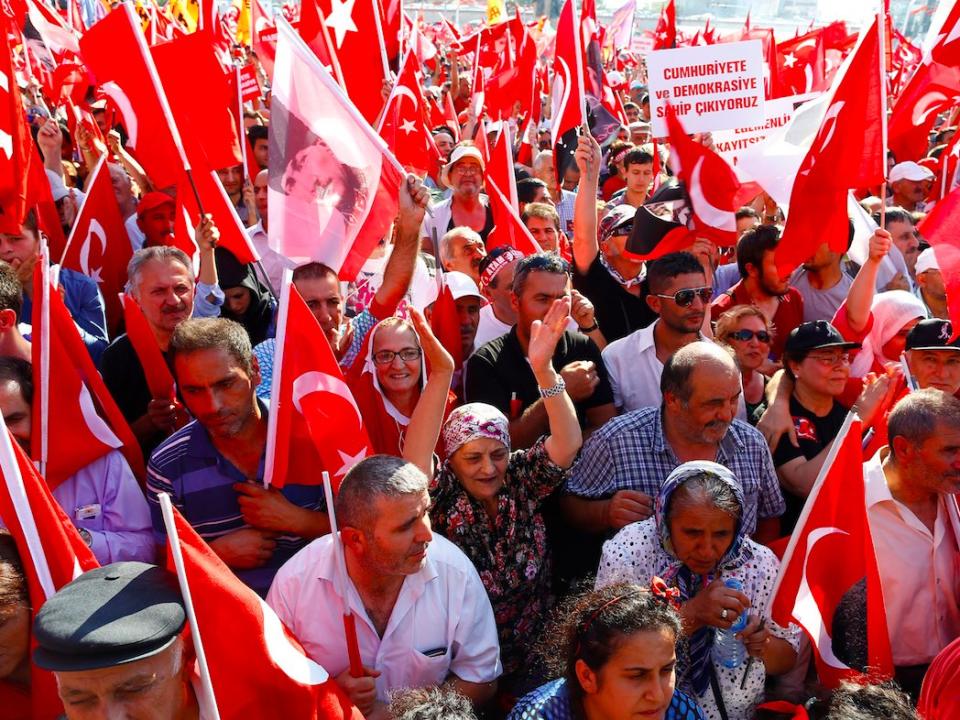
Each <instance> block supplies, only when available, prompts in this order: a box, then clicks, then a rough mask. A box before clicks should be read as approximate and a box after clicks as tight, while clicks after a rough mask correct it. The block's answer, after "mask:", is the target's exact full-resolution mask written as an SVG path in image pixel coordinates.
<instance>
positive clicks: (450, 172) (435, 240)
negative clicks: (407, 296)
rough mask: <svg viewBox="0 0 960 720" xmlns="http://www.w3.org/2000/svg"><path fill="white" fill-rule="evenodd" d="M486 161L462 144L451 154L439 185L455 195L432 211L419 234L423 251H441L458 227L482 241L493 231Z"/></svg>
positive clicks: (471, 148)
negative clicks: (445, 239)
mask: <svg viewBox="0 0 960 720" xmlns="http://www.w3.org/2000/svg"><path fill="white" fill-rule="evenodd" d="M483 168H484V160H483V155H482V154H481V153H480V150H479V149H478V148H477V146H476V145H474V144H473V143H472V142H469V141H465V142H461V143H460V144H459V145H457V147H455V148H454V150H453V152H452V153H450V160H449V162H447V164H446V165H444V166H443V169H442V170H441V172H440V184H441V185H443V186H444V187H448V188H450V189H451V190H452V191H453V192H452V194H451V195H450V197H449V198H447V199H446V200H443V201H441V202H439V203H437V204H436V205H434V206H433V207H432V212H433V215H432V216H430V217H427V218H426V220H425V221H424V223H423V227H422V228H421V230H420V237H421V242H422V245H423V248H424V250H428V251H430V250H432V251H434V252H436V251H438V250H439V248H438V247H437V245H438V244H439V242H440V238H441V237H443V236H444V235H445V234H446V233H447V232H448V231H449V230H452V229H453V228H456V227H465V228H470V229H471V230H473V231H474V232H475V233H477V234H479V235H480V238H481V239H482V240H486V239H487V235H489V234H490V231H491V230H493V212H492V211H491V210H490V207H489V205H488V203H487V198H486V196H485V195H483V194H482V193H481V190H482V188H483Z"/></svg>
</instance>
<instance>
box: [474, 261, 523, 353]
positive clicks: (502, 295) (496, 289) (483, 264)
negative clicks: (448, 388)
mask: <svg viewBox="0 0 960 720" xmlns="http://www.w3.org/2000/svg"><path fill="white" fill-rule="evenodd" d="M521 258H523V253H522V252H520V251H519V250H515V249H513V248H512V247H510V246H509V245H502V246H500V247H496V248H494V249H493V250H491V251H490V252H489V254H488V255H487V256H486V257H485V258H484V259H483V260H481V261H480V292H482V293H483V296H484V297H485V298H486V299H487V300H488V301H489V302H488V303H487V304H486V305H484V306H483V307H482V308H480V325H479V326H478V327H477V336H476V338H475V339H474V342H473V347H474V348H478V347H480V346H481V345H484V344H486V343H488V342H490V341H491V340H493V339H494V338H498V337H500V336H501V335H506V334H507V333H508V332H510V328H512V327H513V326H514V325H516V324H517V311H516V310H514V309H513V305H512V304H511V302H510V291H511V289H512V288H513V271H514V269H516V267H517V263H518V262H520V259H521Z"/></svg>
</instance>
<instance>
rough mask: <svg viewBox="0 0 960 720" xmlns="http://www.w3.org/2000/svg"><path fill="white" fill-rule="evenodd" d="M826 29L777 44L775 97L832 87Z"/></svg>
mask: <svg viewBox="0 0 960 720" xmlns="http://www.w3.org/2000/svg"><path fill="white" fill-rule="evenodd" d="M824 30H825V28H818V29H817V30H813V31H811V32H808V33H805V34H804V35H800V36H799V37H796V38H793V39H791V40H787V41H785V42H782V43H778V44H777V87H776V88H774V94H773V96H774V97H788V96H790V95H803V94H805V93H811V92H822V91H824V90H827V89H828V88H829V83H828V82H827V81H826V70H827V68H826V59H825V57H824V51H825V47H824V37H823V35H824ZM878 72H879V70H878Z"/></svg>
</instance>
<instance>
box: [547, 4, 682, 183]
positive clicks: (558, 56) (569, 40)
mask: <svg viewBox="0 0 960 720" xmlns="http://www.w3.org/2000/svg"><path fill="white" fill-rule="evenodd" d="M671 2H672V0H671ZM555 42H556V45H555V49H554V57H553V72H554V79H553V98H552V107H553V112H552V114H551V118H552V123H553V124H552V125H551V128H550V132H551V134H552V136H553V137H552V143H553V145H556V144H557V143H559V142H560V139H561V138H562V137H563V136H564V135H565V134H566V133H567V132H568V131H570V130H573V129H574V128H576V127H578V126H580V125H583V124H584V123H586V120H587V118H586V114H585V113H586V110H585V107H584V102H585V100H584V86H583V83H584V80H583V53H582V51H581V49H580V24H579V23H578V22H577V17H576V10H575V8H574V0H566V2H565V3H564V5H563V9H562V10H561V11H560V18H559V20H557V36H556V41H555ZM557 165H558V167H559V163H557Z"/></svg>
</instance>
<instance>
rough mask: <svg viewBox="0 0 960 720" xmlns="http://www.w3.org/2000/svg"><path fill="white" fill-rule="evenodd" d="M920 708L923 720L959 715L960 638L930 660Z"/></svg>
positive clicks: (951, 719) (921, 691)
mask: <svg viewBox="0 0 960 720" xmlns="http://www.w3.org/2000/svg"><path fill="white" fill-rule="evenodd" d="M917 710H918V711H919V713H920V716H921V717H922V718H924V720H953V719H954V718H957V717H960V638H957V639H956V640H954V641H953V642H952V643H950V644H949V645H947V646H946V647H945V648H944V649H943V650H941V651H940V654H939V655H937V656H936V657H935V658H934V659H933V662H932V663H930V668H929V669H928V670H927V674H926V675H925V676H924V678H923V688H922V689H921V690H920V701H919V702H918V703H917Z"/></svg>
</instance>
